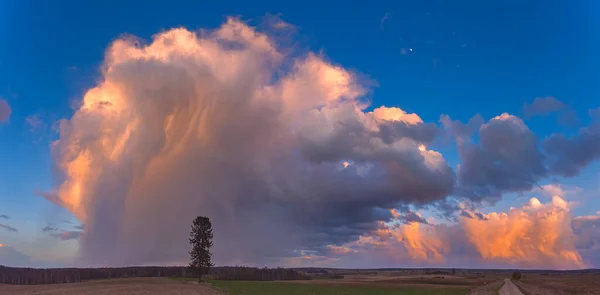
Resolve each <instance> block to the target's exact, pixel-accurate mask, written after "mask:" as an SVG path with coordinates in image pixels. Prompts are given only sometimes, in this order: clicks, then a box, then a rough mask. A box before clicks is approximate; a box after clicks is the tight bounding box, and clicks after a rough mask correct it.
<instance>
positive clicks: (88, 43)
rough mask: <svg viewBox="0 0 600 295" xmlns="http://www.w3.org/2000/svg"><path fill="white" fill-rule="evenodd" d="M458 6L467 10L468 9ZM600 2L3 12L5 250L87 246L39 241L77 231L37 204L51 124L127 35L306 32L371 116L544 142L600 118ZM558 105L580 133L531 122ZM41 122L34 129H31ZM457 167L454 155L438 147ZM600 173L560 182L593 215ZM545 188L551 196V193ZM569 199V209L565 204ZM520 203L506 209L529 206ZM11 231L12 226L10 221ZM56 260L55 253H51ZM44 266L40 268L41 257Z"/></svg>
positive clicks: (117, 5) (84, 5)
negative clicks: (548, 103)
mask: <svg viewBox="0 0 600 295" xmlns="http://www.w3.org/2000/svg"><path fill="white" fill-rule="evenodd" d="M459 2H460V3H459ZM599 12H600V2H597V1H591V0H590V1H541V0H540V1H512V0H510V1H414V0H413V1H377V2H373V1H367V2H363V3H362V4H361V3H352V2H345V1H344V2H342V1H299V2H286V1H218V2H210V3H208V2H206V1H180V0H171V1H167V2H164V1H112V0H111V1H75V0H73V1H70V0H57V1H27V0H23V1H16V0H9V1H1V2H0V98H2V99H5V100H6V101H8V103H9V105H10V107H11V109H12V114H11V117H10V120H9V121H8V122H6V123H4V124H0V143H1V144H0V214H6V215H9V216H10V217H11V218H10V219H9V220H7V222H6V223H9V224H11V225H12V226H14V227H16V228H18V229H19V232H18V233H10V232H7V231H0V242H3V243H7V244H9V243H12V244H14V245H17V246H19V247H20V248H21V249H23V251H24V252H26V253H28V254H31V255H34V256H37V254H39V253H42V252H41V251H43V248H45V247H46V246H40V243H41V241H43V242H44V243H51V245H52V246H53V247H59V246H60V245H65V243H66V245H67V247H61V249H60V250H56V252H57V253H62V254H61V255H63V254H64V255H66V256H68V255H69V253H72V252H74V251H75V249H76V247H77V243H76V242H75V241H68V242H63V241H58V240H56V239H51V238H48V237H47V235H46V234H43V233H40V230H41V228H42V227H44V226H46V225H47V224H53V225H55V226H58V227H62V228H68V227H70V226H72V225H70V224H68V223H64V221H65V220H68V221H70V222H74V223H76V222H77V221H76V220H75V218H74V217H73V216H71V215H70V214H69V213H67V212H66V211H65V210H63V209H61V208H59V207H58V206H55V205H53V204H51V203H49V202H48V201H47V200H45V199H43V198H42V197H39V196H37V195H36V193H35V191H36V190H49V189H52V188H53V181H54V180H53V174H52V165H51V164H52V156H51V153H50V143H51V141H52V140H55V139H57V138H58V134H57V133H56V132H55V131H53V127H52V126H53V124H54V122H56V121H57V120H59V119H63V118H65V119H68V118H70V117H71V116H72V115H73V113H74V107H73V106H74V105H76V102H77V101H78V100H80V99H81V96H82V94H83V93H84V92H85V91H86V90H87V89H88V88H90V87H91V86H93V85H95V84H96V82H97V81H98V80H99V79H100V78H101V77H100V72H99V66H100V65H101V63H102V61H103V58H104V51H105V50H106V48H107V46H108V45H109V44H110V42H112V41H113V40H115V39H116V38H119V37H120V36H122V35H123V34H131V35H135V36H138V37H141V38H144V39H146V40H149V39H150V38H151V36H152V35H154V34H156V33H157V32H161V31H162V30H167V29H170V28H173V27H179V26H183V27H186V28H188V29H190V30H197V29H201V28H216V27H218V26H219V25H220V24H221V23H223V21H224V20H225V17H226V16H239V17H240V18H241V19H242V20H244V21H246V22H248V23H249V24H250V25H256V26H259V27H260V26H261V24H262V22H263V21H264V19H265V16H267V15H269V14H270V15H280V17H281V18H282V19H283V20H284V21H286V22H288V23H291V24H293V25H295V26H296V27H297V29H298V30H297V32H296V34H295V36H294V37H293V40H292V41H291V43H292V44H293V46H294V47H297V48H304V49H306V50H312V51H316V52H319V51H322V52H323V54H324V56H326V57H327V59H328V60H329V61H331V62H333V63H335V64H340V65H342V66H343V67H344V68H346V69H350V70H352V71H355V72H357V73H360V74H361V75H364V76H366V77H368V78H369V79H371V80H373V81H376V85H375V86H374V87H373V88H372V93H371V94H369V97H370V98H371V99H372V102H373V106H374V107H376V106H380V105H386V106H398V107H401V108H402V109H403V110H405V111H407V112H411V113H412V112H414V113H418V114H419V116H420V117H421V118H422V119H423V120H424V121H425V122H437V121H438V120H439V118H440V115H441V114H448V115H450V116H451V117H452V118H453V119H455V120H461V121H463V122H466V121H468V120H469V118H471V117H472V116H474V115H475V114H481V115H482V116H483V118H484V119H485V120H486V121H487V120H489V119H491V118H492V117H494V116H497V115H500V114H501V113H503V112H508V113H510V114H514V115H517V116H519V117H522V118H524V119H525V120H526V123H527V125H528V126H529V127H530V128H531V129H532V130H533V131H534V133H535V134H537V135H538V136H539V137H540V138H544V137H546V136H549V135H551V134H552V133H557V132H560V133H565V134H574V133H576V132H577V130H578V129H579V128H580V127H582V126H586V125H588V124H589V123H590V118H589V117H588V115H587V113H588V110H589V109H592V108H597V107H598V106H599V105H600V99H599V97H600V87H598V80H597V79H598V78H597V77H598V69H599V68H600V58H599V57H598V52H600V18H598V17H597V16H598V13H599ZM547 96H553V97H555V98H557V99H558V100H560V101H562V102H564V103H566V104H567V105H568V106H569V107H570V108H571V109H572V110H574V111H575V112H576V114H577V117H578V118H579V121H578V122H576V123H575V124H572V125H565V124H559V123H558V122H557V116H555V115H549V116H545V117H534V118H531V119H526V118H525V116H524V114H523V106H524V104H525V103H531V102H532V101H533V99H534V98H536V97H547ZM31 116H36V117H37V118H39V120H40V121H39V122H40V126H38V127H37V128H34V129H32V128H31V126H30V125H29V124H27V122H26V118H28V117H29V118H31ZM436 149H437V150H439V151H441V152H442V153H443V155H444V157H445V158H446V160H447V161H448V163H449V164H450V165H451V166H452V167H456V165H457V164H459V163H460V159H459V158H458V155H457V151H456V148H455V146H454V144H453V143H451V144H443V143H438V144H437V145H436ZM598 168H600V167H599V166H598V164H597V163H595V164H593V165H591V166H589V167H587V168H586V169H585V170H584V171H583V173H582V174H581V175H580V176H579V177H575V178H570V179H566V180H563V179H558V180H559V181H560V182H561V183H562V184H563V185H565V186H568V187H575V186H576V187H580V188H581V189H582V190H583V192H581V193H580V195H581V198H584V199H585V206H579V207H577V208H575V214H576V215H589V214H595V212H596V211H598V210H600V201H599V200H598V198H597V195H598V191H600V188H599V187H598V183H599V179H600V174H599V171H600V170H598ZM551 181H552V180H551V179H547V180H545V181H543V182H542V183H540V184H547V183H550V182H551ZM567 198H569V197H568V196H567ZM526 201H527V199H519V198H518V196H517V195H514V194H509V195H507V196H505V199H504V200H502V201H501V202H499V203H498V204H497V205H496V207H494V208H487V209H485V210H490V211H491V210H506V209H508V208H509V207H510V206H516V205H519V204H521V203H525V202H526ZM0 221H2V220H0ZM46 248H47V247H46ZM36 253H37V254H36Z"/></svg>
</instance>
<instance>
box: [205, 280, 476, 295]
mask: <svg viewBox="0 0 600 295" xmlns="http://www.w3.org/2000/svg"><path fill="white" fill-rule="evenodd" d="M213 285H214V286H215V288H217V289H218V290H223V291H224V292H225V293H227V294H230V295H445V294H447V295H464V294H467V289H465V288H439V287H438V288H431V287H417V286H414V287H411V286H406V287H403V286H393V285H378V284H363V285H352V284H349V285H346V284H323V283H322V282H316V283H297V282H244V281H215V282H214V283H213Z"/></svg>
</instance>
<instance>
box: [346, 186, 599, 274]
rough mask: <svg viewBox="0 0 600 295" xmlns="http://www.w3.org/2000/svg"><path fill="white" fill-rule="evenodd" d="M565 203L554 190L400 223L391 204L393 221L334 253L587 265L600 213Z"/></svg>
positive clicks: (442, 262) (442, 261)
mask: <svg viewBox="0 0 600 295" xmlns="http://www.w3.org/2000/svg"><path fill="white" fill-rule="evenodd" d="M570 206H571V205H570V204H569V203H568V202H566V201H565V200H563V199H562V198H560V197H558V196H555V197H553V199H552V201H551V202H548V203H542V202H540V201H539V200H538V199H536V198H532V199H531V200H530V202H529V204H527V205H525V206H523V207H521V208H511V209H510V210H509V211H508V212H491V213H488V214H483V213H480V212H476V211H475V212H468V214H463V217H461V218H460V220H459V222H458V223H456V224H452V225H450V226H447V225H442V224H437V225H434V224H424V223H421V222H408V223H407V224H401V223H398V222H401V221H402V220H405V218H403V217H402V214H401V213H400V212H398V211H397V210H392V214H393V216H394V220H395V222H392V223H387V224H385V223H382V224H381V225H380V228H379V229H377V230H376V231H373V232H371V233H369V234H366V235H364V236H361V237H360V238H359V239H357V240H356V241H354V242H351V243H347V244H345V245H343V246H342V247H343V248H344V249H348V250H349V251H343V252H342V251H340V252H337V254H339V255H365V256H367V257H371V256H370V255H372V253H373V252H374V251H373V249H374V248H377V249H380V250H382V251H384V252H385V253H386V254H385V256H386V257H394V258H395V259H397V260H398V261H400V262H402V263H405V264H406V263H414V262H415V261H420V262H422V263H426V264H428V265H438V266H449V265H463V266H465V267H473V266H474V265H478V266H488V267H506V266H516V267H525V268H551V269H577V268H584V267H588V266H589V265H590V264H589V263H588V262H586V261H585V260H584V258H583V257H582V255H581V251H582V250H581V249H583V248H585V249H590V250H594V251H595V250H596V249H600V246H598V245H600V231H598V230H596V229H595V224H596V223H598V224H600V222H598V221H600V218H599V216H582V217H576V218H572V216H571V213H570V211H569V209H570ZM464 210H467V209H464ZM467 216H468V217H467ZM574 230H575V231H574ZM457 257H462V258H457ZM461 259H462V260H463V261H462V262H461ZM461 263H470V264H461Z"/></svg>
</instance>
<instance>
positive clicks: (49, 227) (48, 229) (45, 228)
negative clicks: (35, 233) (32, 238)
mask: <svg viewBox="0 0 600 295" xmlns="http://www.w3.org/2000/svg"><path fill="white" fill-rule="evenodd" d="M57 230H58V228H56V227H51V226H49V225H47V226H46V227H44V228H42V232H44V233H46V232H51V231H57Z"/></svg>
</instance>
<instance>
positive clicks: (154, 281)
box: [0, 278, 220, 295]
mask: <svg viewBox="0 0 600 295" xmlns="http://www.w3.org/2000/svg"><path fill="white" fill-rule="evenodd" d="M0 294H2V295H30V294H31V295H34V294H35V295H58V294H69V295H70V294H73V295H83V294H85V295H129V294H133V295H135V294H139V295H142V294H144V295H150V294H157V295H158V294H161V295H162V294H165V295H188V294H190V295H191V294H196V295H220V293H218V292H216V291H215V290H213V289H212V288H211V287H210V286H207V285H199V284H193V283H190V282H180V281H175V280H170V279H164V278H148V279H146V278H140V279H115V280H97V281H90V282H84V283H76V284H59V285H33V286H17V285H3V284H0Z"/></svg>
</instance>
